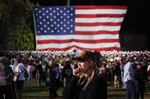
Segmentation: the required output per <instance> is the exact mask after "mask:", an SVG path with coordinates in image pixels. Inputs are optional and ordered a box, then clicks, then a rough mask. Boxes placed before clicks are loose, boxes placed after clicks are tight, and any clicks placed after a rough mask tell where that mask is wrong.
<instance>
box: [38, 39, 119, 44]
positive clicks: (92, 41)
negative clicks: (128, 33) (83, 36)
mask: <svg viewBox="0 0 150 99" xmlns="http://www.w3.org/2000/svg"><path fill="white" fill-rule="evenodd" d="M69 42H78V43H91V44H92V43H93V44H95V43H111V42H119V39H100V40H99V39H98V40H90V41H89V40H75V39H70V40H56V39H53V40H40V41H37V43H38V44H50V43H69Z"/></svg>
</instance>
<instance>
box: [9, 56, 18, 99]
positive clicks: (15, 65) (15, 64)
mask: <svg viewBox="0 0 150 99" xmlns="http://www.w3.org/2000/svg"><path fill="white" fill-rule="evenodd" d="M17 64H18V63H17V60H16V59H15V58H12V59H11V60H10V67H11V68H12V70H13V73H14V75H13V81H12V99H16V87H15V82H16V77H17V76H16V75H15V70H16V67H17Z"/></svg>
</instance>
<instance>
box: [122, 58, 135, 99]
mask: <svg viewBox="0 0 150 99" xmlns="http://www.w3.org/2000/svg"><path fill="white" fill-rule="evenodd" d="M126 59H127V60H126V61H127V63H126V64H125V66H124V82H125V83H126V89H127V99H136V81H135V80H136V79H135V75H136V72H135V71H136V67H135V65H134V62H133V58H132V57H127V58H126Z"/></svg>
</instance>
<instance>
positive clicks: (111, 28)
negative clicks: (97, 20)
mask: <svg viewBox="0 0 150 99" xmlns="http://www.w3.org/2000/svg"><path fill="white" fill-rule="evenodd" d="M99 30H102V31H119V30H120V26H94V27H87V26H76V27H75V31H99Z"/></svg>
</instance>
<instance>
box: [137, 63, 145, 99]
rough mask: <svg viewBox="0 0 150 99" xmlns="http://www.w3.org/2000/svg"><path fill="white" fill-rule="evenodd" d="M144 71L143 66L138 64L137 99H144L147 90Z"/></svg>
mask: <svg viewBox="0 0 150 99" xmlns="http://www.w3.org/2000/svg"><path fill="white" fill-rule="evenodd" d="M144 73H145V72H144V70H143V68H142V64H140V63H137V64H136V79H137V87H136V95H137V99H139V97H141V99H144V89H145V77H144Z"/></svg>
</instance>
